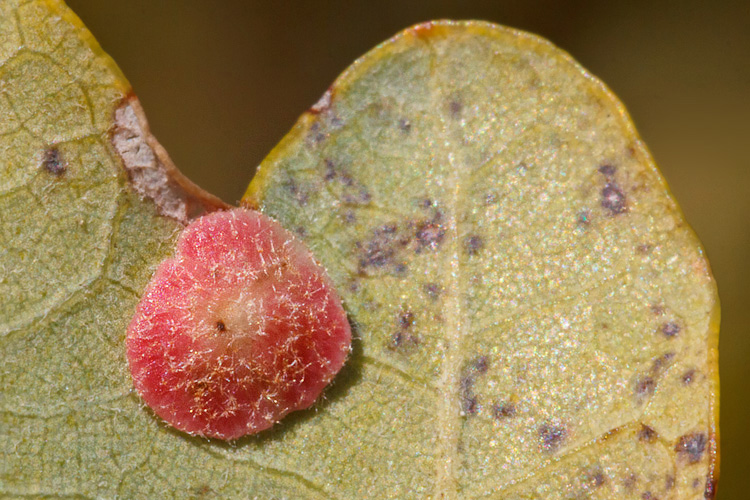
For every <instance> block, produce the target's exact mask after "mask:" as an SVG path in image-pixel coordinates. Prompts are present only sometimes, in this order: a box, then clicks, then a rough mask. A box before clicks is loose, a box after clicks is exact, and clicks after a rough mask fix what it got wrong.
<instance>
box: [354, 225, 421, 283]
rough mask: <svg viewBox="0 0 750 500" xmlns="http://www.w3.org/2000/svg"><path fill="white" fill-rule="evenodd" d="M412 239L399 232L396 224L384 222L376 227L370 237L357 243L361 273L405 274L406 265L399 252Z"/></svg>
mask: <svg viewBox="0 0 750 500" xmlns="http://www.w3.org/2000/svg"><path fill="white" fill-rule="evenodd" d="M410 240H411V238H410V236H408V235H407V236H405V235H404V234H403V233H400V232H399V228H398V226H397V225H396V224H384V225H382V226H380V227H377V228H375V229H374V230H373V231H372V236H371V237H370V239H368V240H367V241H364V242H362V241H358V242H356V243H355V248H356V250H357V253H358V254H359V273H360V274H373V273H376V272H391V273H395V274H403V273H404V272H405V271H406V266H405V265H404V263H403V262H402V261H400V260H399V259H398V253H399V252H400V251H401V250H402V249H403V248H405V247H406V246H407V245H408V244H409V241H410Z"/></svg>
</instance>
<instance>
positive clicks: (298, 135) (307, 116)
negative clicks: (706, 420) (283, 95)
mask: <svg viewBox="0 0 750 500" xmlns="http://www.w3.org/2000/svg"><path fill="white" fill-rule="evenodd" d="M457 34H462V35H465V34H469V35H474V36H477V37H487V38H495V39H503V38H506V39H507V38H513V39H515V41H516V43H518V44H519V45H520V46H523V47H524V48H526V49H527V50H529V51H534V52H536V53H538V54H543V55H545V56H546V57H549V58H552V59H556V60H558V61H559V62H563V63H566V64H567V65H568V66H569V67H570V69H571V71H576V72H578V73H580V74H581V75H582V76H583V77H584V78H585V80H586V82H587V83H588V85H589V91H590V92H591V93H592V94H594V95H596V96H597V97H598V98H599V99H600V101H601V102H602V103H603V104H604V105H606V106H607V107H608V109H609V110H610V111H611V112H612V113H613V114H614V115H617V116H619V117H620V122H621V123H622V125H623V131H624V133H625V134H626V137H627V138H628V139H629V140H630V141H632V143H633V144H634V145H635V153H634V154H635V156H636V157H637V158H638V160H639V161H640V162H641V163H642V164H643V165H645V166H646V168H648V169H650V170H651V171H652V172H653V173H654V174H656V175H655V177H656V178H658V179H659V182H660V183H661V185H660V188H661V190H662V191H663V192H664V194H665V197H666V199H667V200H669V202H670V205H671V206H670V208H671V209H672V211H673V212H674V214H675V216H676V217H677V218H678V219H679V220H681V221H683V223H684V224H685V227H686V229H687V230H688V231H689V233H690V235H691V238H692V244H693V245H695V247H696V248H697V249H698V251H699V253H700V255H701V257H702V264H703V267H704V269H703V270H702V271H703V272H704V273H705V277H706V279H707V286H710V287H711V289H712V290H711V294H712V296H713V298H714V305H713V309H712V310H711V313H710V318H709V327H708V332H707V339H708V346H707V358H708V359H707V361H706V366H707V368H708V370H709V372H710V373H709V374H708V375H709V379H710V381H711V388H712V390H711V392H710V395H709V398H710V403H709V404H710V412H711V415H712V419H711V422H710V429H709V430H710V438H709V478H708V480H709V481H710V483H711V487H712V488H713V491H712V493H713V494H714V495H715V493H716V485H717V483H718V479H719V465H720V452H719V451H720V439H719V436H720V431H719V399H720V394H719V386H720V383H719V327H720V322H721V307H720V302H719V294H718V290H717V287H716V280H715V279H714V277H713V273H712V272H711V268H710V264H709V262H708V259H707V258H706V252H705V249H704V248H703V245H702V244H701V242H700V240H699V239H698V236H697V235H696V233H695V231H694V230H693V229H692V227H690V226H689V225H688V224H687V222H686V219H685V215H684V213H683V212H682V209H681V208H680V207H679V205H678V204H677V202H676V201H675V197H674V195H673V194H672V192H671V190H670V189H669V186H668V185H667V183H666V180H665V179H664V176H663V175H662V173H661V171H660V170H659V168H658V166H657V165H656V163H655V161H654V159H653V156H652V155H651V153H650V151H649V150H648V148H647V146H646V145H645V143H644V142H643V140H642V139H641V138H640V136H639V135H638V132H637V131H636V129H635V125H634V124H633V120H632V118H631V117H630V115H629V114H628V112H627V110H626V109H625V106H624V105H623V103H622V102H621V101H620V100H619V99H618V97H617V96H616V95H615V94H614V92H612V90H610V88H609V87H608V86H607V85H606V84H605V83H604V82H602V81H601V80H599V79H598V78H596V77H595V76H594V75H592V74H591V73H590V72H588V71H587V70H586V69H585V68H584V67H582V66H581V65H580V64H579V63H578V62H577V61H576V60H575V59H574V58H573V57H572V56H571V55H570V54H568V53H567V52H565V51H564V50H562V49H560V48H558V47H557V46H555V45H554V44H552V43H551V42H550V41H548V40H546V39H544V38H542V37H540V36H538V35H535V34H533V33H529V32H526V31H523V30H518V29H514V28H509V27H506V26H501V25H498V24H494V23H490V22H486V21H455V20H438V21H429V22H425V23H420V24H416V25H414V26H411V27H410V28H407V29H405V30H403V31H401V32H399V33H397V34H396V35H394V36H393V37H391V38H390V39H388V40H386V41H384V42H382V43H381V44H379V45H378V46H377V47H375V48H374V49H372V50H371V51H369V52H367V53H366V54H365V55H363V56H361V57H360V58H359V59H357V60H356V61H355V62H354V63H352V64H351V65H350V66H349V67H348V68H347V69H346V70H345V71H344V72H343V73H342V74H341V75H340V76H339V77H338V78H337V79H336V80H335V81H334V82H333V84H332V85H331V86H330V87H329V88H328V90H327V91H326V92H325V94H324V95H323V97H322V98H321V99H320V100H319V101H318V103H317V104H315V105H314V106H312V107H311V108H310V109H309V110H307V111H306V112H305V113H303V114H302V116H300V118H299V119H298V120H297V122H296V123H295V124H294V126H293V127H292V129H291V130H290V131H289V132H288V133H287V135H286V136H284V138H283V139H282V140H281V141H280V142H279V143H278V144H277V145H276V147H274V148H273V149H272V150H271V152H270V153H269V154H268V156H266V158H265V159H264V160H263V161H262V162H261V164H260V165H259V166H258V169H257V170H256V173H255V176H254V177H253V178H252V179H251V181H250V184H249V186H248V188H247V190H246V191H245V194H244V195H243V197H242V200H241V201H240V205H241V206H244V207H247V208H252V209H255V210H260V209H262V205H263V201H264V192H265V189H266V186H267V185H268V184H269V181H270V179H271V178H272V177H273V175H274V169H275V168H276V166H277V165H279V164H280V162H279V160H280V159H282V158H284V157H285V156H286V155H287V154H288V152H289V151H290V150H291V149H292V148H293V147H294V144H296V143H298V141H301V140H303V139H304V137H305V136H306V135H307V134H308V132H309V130H310V127H311V126H312V124H313V123H314V122H315V120H316V118H317V116H318V115H319V114H320V112H321V109H324V108H327V107H328V106H330V103H331V102H332V101H333V100H335V99H336V95H337V94H340V93H343V92H346V91H347V90H348V89H349V88H350V87H351V85H352V84H353V83H354V82H355V81H357V79H358V78H360V76H362V75H363V74H365V73H366V72H367V71H368V70H369V69H370V68H371V67H373V66H374V65H376V64H378V63H379V62H380V61H382V60H384V59H386V58H388V57H389V56H391V55H393V54H397V53H399V52H400V51H402V50H405V49H408V48H409V47H411V46H414V45H415V44H416V43H418V42H419V41H425V40H429V39H439V38H447V37H451V36H455V35H457ZM707 493H708V490H707Z"/></svg>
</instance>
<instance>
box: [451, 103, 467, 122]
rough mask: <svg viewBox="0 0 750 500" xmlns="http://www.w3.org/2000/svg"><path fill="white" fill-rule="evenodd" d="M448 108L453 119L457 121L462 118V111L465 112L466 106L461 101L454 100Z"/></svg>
mask: <svg viewBox="0 0 750 500" xmlns="http://www.w3.org/2000/svg"><path fill="white" fill-rule="evenodd" d="M448 108H449V109H450V112H451V117H452V118H454V119H455V118H458V117H459V116H461V111H462V110H463V108H464V105H463V104H462V103H461V101H458V100H453V101H451V102H450V104H449V105H448Z"/></svg>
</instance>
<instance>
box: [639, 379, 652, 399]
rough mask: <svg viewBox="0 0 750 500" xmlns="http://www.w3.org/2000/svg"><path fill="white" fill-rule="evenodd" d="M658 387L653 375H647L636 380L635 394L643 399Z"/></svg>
mask: <svg viewBox="0 0 750 500" xmlns="http://www.w3.org/2000/svg"><path fill="white" fill-rule="evenodd" d="M655 389H656V381H655V380H654V379H653V377H650V376H645V377H640V378H638V380H636V382H635V395H636V397H637V398H638V399H643V398H645V397H647V396H650V395H652V394H653V393H654V390H655Z"/></svg>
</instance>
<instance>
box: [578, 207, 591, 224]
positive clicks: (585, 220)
mask: <svg viewBox="0 0 750 500" xmlns="http://www.w3.org/2000/svg"><path fill="white" fill-rule="evenodd" d="M577 222H578V224H579V225H581V226H588V225H589V224H591V212H589V211H588V210H581V211H580V212H578V218H577Z"/></svg>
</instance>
